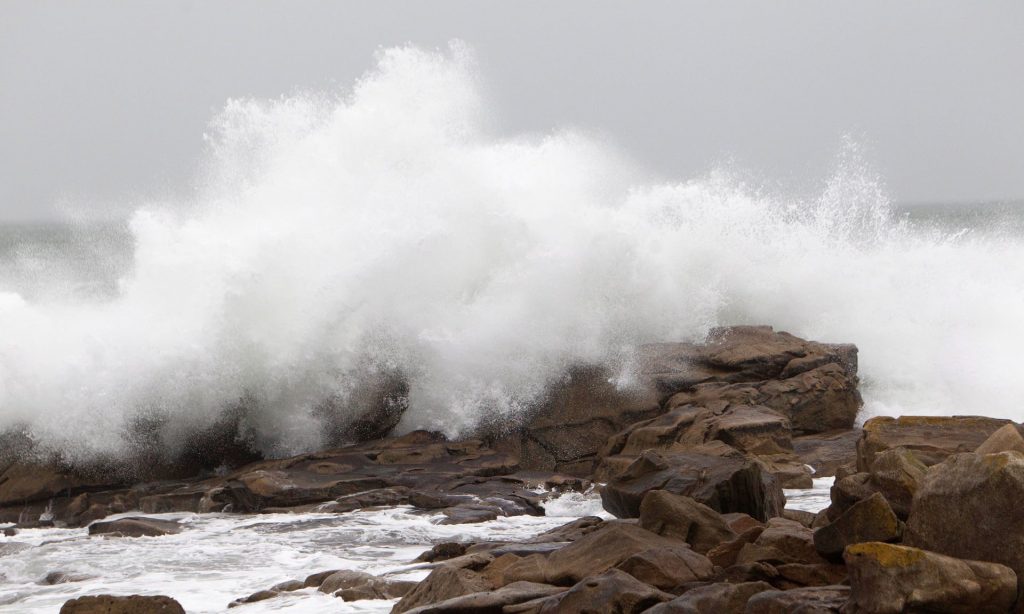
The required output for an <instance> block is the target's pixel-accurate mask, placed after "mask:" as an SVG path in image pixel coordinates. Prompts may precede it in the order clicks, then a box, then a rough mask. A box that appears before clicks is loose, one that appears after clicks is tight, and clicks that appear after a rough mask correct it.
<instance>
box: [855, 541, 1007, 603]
mask: <svg viewBox="0 0 1024 614" xmlns="http://www.w3.org/2000/svg"><path fill="white" fill-rule="evenodd" d="M843 558H844V560H845V561H846V566H847V568H848V569H849V572H850V589H851V591H850V602H851V605H853V606H854V608H853V611H856V612H865V613H868V612H870V613H872V614H899V613H900V612H977V613H978V614H996V613H1003V614H1005V613H1006V612H1009V611H1010V608H1011V607H1012V606H1013V604H1014V602H1015V601H1016V600H1017V575H1016V574H1015V573H1014V572H1013V570H1012V569H1010V568H1008V567H1005V566H1003V565H999V564H998V563H984V562H980V561H965V560H961V559H955V558H953V557H949V556H944V555H941V554H936V553H934V552H927V551H925V550H919V549H917V548H908V547H905V546H896V545H892V544H885V543H879V542H865V543H860V544H855V545H852V546H850V547H849V548H847V549H846V553H845V554H844V555H843Z"/></svg>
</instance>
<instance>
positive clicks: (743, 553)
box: [736, 518, 825, 564]
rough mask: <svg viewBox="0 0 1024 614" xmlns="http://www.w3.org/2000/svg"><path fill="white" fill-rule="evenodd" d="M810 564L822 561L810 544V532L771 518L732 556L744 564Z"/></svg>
mask: <svg viewBox="0 0 1024 614" xmlns="http://www.w3.org/2000/svg"><path fill="white" fill-rule="evenodd" d="M758 562H767V563H810V564H818V563H824V562H825V561H824V560H823V559H822V558H821V556H819V555H818V552H817V550H816V549H815V547H814V532H813V531H811V530H810V529H808V528H807V527H805V526H803V525H802V524H800V523H798V522H793V521H792V520H786V519H785V518H772V519H771V520H769V521H768V526H767V527H765V529H764V531H762V532H761V534H760V535H758V537H757V539H756V540H754V543H752V544H746V545H745V546H743V548H742V549H741V550H740V552H739V554H738V555H737V557H736V563H737V564H745V563H758Z"/></svg>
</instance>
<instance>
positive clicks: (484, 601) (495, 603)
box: [408, 582, 566, 614]
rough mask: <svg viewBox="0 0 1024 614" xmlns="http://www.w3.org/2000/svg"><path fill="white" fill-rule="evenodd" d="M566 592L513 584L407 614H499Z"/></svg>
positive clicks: (561, 588)
mask: <svg viewBox="0 0 1024 614" xmlns="http://www.w3.org/2000/svg"><path fill="white" fill-rule="evenodd" d="M565 591H566V589H565V587H562V586H549V585H547V584H535V583H533V582H514V583H512V584H509V585H508V586H504V587H502V588H499V589H497V590H493V591H488V592H485V593H473V594H471V595H463V596H461V597H453V598H452V599H447V600H445V601H441V602H438V603H434V604H431V605H425V606H420V607H418V608H416V609H413V610H409V611H408V614H486V613H489V612H495V613H500V612H502V611H503V609H504V608H505V607H507V606H512V605H515V604H518V603H523V602H525V601H531V600H534V599H542V598H544V597H550V596H552V595H558V594H560V593H564V592H565Z"/></svg>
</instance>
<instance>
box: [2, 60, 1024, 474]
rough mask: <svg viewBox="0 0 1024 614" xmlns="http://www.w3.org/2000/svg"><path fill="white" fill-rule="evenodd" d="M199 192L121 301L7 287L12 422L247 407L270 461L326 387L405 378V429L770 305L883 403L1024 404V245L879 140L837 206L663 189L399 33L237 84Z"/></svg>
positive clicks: (202, 413) (177, 214)
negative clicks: (855, 367) (496, 110)
mask: <svg viewBox="0 0 1024 614" xmlns="http://www.w3.org/2000/svg"><path fill="white" fill-rule="evenodd" d="M208 138H209V144H210V148H209V149H210V160H209V163H208V165H207V171H206V174H205V175H204V178H203V186H202V189H201V190H200V192H199V194H200V195H199V196H198V197H197V198H196V199H195V201H194V202H190V203H179V204H177V205H175V206H159V205H155V204H154V205H147V206H143V207H140V208H139V209H138V210H137V211H136V212H135V213H134V214H133V215H132V217H131V220H130V230H131V234H132V237H133V240H134V244H135V247H134V254H133V260H132V265H131V267H130V270H129V271H128V272H127V273H126V274H125V275H124V276H123V278H122V279H121V280H120V281H119V284H118V288H117V291H116V294H115V296H114V297H113V298H109V299H105V300H75V301H70V300H51V301H46V300H33V301H30V300H26V299H25V298H23V297H22V296H21V295H19V294H18V293H17V292H16V289H5V288H0V429H3V428H8V427H12V426H15V425H22V426H23V427H24V428H27V429H28V431H29V433H30V434H31V436H32V437H33V438H34V439H35V440H36V441H37V442H39V443H41V444H43V445H46V446H49V447H51V448H58V449H61V450H62V451H64V453H65V454H67V455H69V456H71V457H74V456H76V455H90V454H96V453H105V454H108V453H113V454H117V453H119V451H121V450H123V449H124V447H125V446H126V445H128V444H129V443H130V442H129V441H128V440H129V439H130V438H129V437H128V436H127V435H126V433H127V432H128V431H127V429H128V428H129V425H131V424H132V423H133V421H137V420H138V419H139V416H150V417H153V416H155V417H156V419H157V420H158V421H159V423H160V424H161V425H162V426H161V429H162V431H161V433H162V434H161V437H162V438H163V439H164V440H165V441H168V442H172V443H173V442H179V443H180V442H181V441H184V440H185V439H187V437H188V436H189V433H190V432H192V431H194V430H195V429H201V428H204V427H207V426H210V425H213V424H215V423H216V422H217V420H218V419H220V417H221V414H222V410H223V408H225V407H230V406H233V405H236V404H237V403H238V402H239V399H240V398H246V399H249V400H250V401H252V402H251V403H250V409H251V411H249V413H247V414H246V416H245V418H244V424H243V425H242V428H243V429H244V430H245V431H246V434H247V436H248V437H251V439H252V440H253V441H254V442H255V444H256V445H257V446H258V447H259V448H260V449H261V450H263V451H264V452H265V453H268V454H274V455H279V454H286V453H294V452H298V451H301V450H309V449H314V448H316V447H318V446H320V445H322V444H323V443H324V441H323V437H324V435H323V432H324V429H323V424H322V415H321V414H320V413H318V409H317V408H318V407H319V406H320V405H321V404H322V403H323V401H324V399H344V398H347V397H349V396H351V395H352V394H353V391H354V390H355V388H357V386H358V383H359V382H360V381H361V380H362V379H365V378H366V377H370V376H372V375H373V374H379V373H382V372H384V373H400V374H401V375H402V377H403V378H404V379H405V380H406V382H407V383H408V394H409V409H408V411H406V413H405V415H404V418H403V422H402V424H401V425H400V428H403V429H411V428H416V427H422V428H429V429H436V430H442V431H445V432H447V433H449V434H456V433H458V432H460V431H464V430H466V429H468V428H471V427H472V426H473V425H474V424H476V423H477V421H478V420H479V418H480V417H481V416H484V415H487V416H489V417H493V416H505V415H508V416H512V415H514V414H516V413H517V412H519V411H521V410H522V409H523V408H524V407H528V406H529V405H530V403H531V402H533V401H534V400H535V399H536V398H537V397H538V395H539V394H541V393H542V392H543V391H544V389H545V387H546V386H547V385H548V384H549V383H550V382H551V381H552V380H553V379H554V378H557V377H560V376H561V374H562V373H563V372H564V371H565V369H566V368H567V367H568V366H570V365H572V364H575V363H580V362H584V363H605V364H614V365H620V366H621V365H626V364H628V355H629V349H630V348H631V347H633V346H634V345H635V344H637V343H641V342H647V341H662V340H698V339H700V338H702V337H703V336H704V335H705V333H706V332H707V330H708V329H709V328H710V327H712V326H716V325H720V324H745V323H750V324H759V323H768V324H772V325H774V326H775V327H776V328H777V329H783V330H788V331H789V332H792V333H794V334H798V335H801V336H804V337H807V338H813V339H819V340H825V341H836V342H853V343H857V344H858V345H859V346H860V348H861V360H860V362H861V373H862V377H863V380H864V393H865V398H866V400H867V406H866V411H865V413H866V414H867V415H871V414H876V413H890V414H896V413H977V414H986V415H994V416H1006V417H1011V418H1016V419H1018V420H1019V419H1021V418H1022V417H1024V416H1022V415H1021V409H1020V406H1019V403H1018V402H1017V399H1019V398H1020V397H1021V396H1022V393H1024V378H1020V377H1019V373H1017V371H1018V370H1019V367H1018V366H1017V363H1016V361H1015V359H1016V357H1017V346H1018V345H1019V343H1018V342H1019V341H1020V340H1021V339H1022V337H1024V325H1022V324H1021V320H1020V314H1021V313H1024V268H1022V267H1019V266H1016V263H1020V262H1024V242H1022V241H1021V238H1020V236H1018V235H1014V234H999V233H971V232H966V233H964V232H961V233H950V232H947V231H943V230H941V229H936V228H928V227H922V226H920V225H913V224H910V223H909V222H908V221H907V220H906V219H904V218H903V217H901V216H899V215H897V214H895V213H894V211H893V209H892V207H891V205H890V203H889V201H888V199H887V197H886V196H885V193H884V190H883V189H882V188H881V186H880V182H879V181H878V180H877V178H876V177H874V176H873V175H872V174H871V173H870V172H869V171H867V170H865V168H866V166H865V165H864V164H863V163H862V161H861V160H860V158H859V155H858V152H857V149H856V147H855V146H848V147H847V148H845V149H844V151H843V153H842V154H841V155H840V156H839V159H838V161H837V164H836V171H835V174H834V176H833V177H832V178H831V179H829V180H828V181H827V183H826V185H825V188H824V189H823V191H822V193H821V194H820V195H818V196H817V197H814V198H792V197H783V196H780V195H773V194H766V193H764V192H763V191H760V190H758V189H755V188H750V187H748V186H746V185H744V184H743V183H742V182H741V181H738V180H737V179H735V178H734V177H732V176H731V175H730V174H729V173H727V172H723V171H717V172H713V173H711V174H709V175H708V176H706V177H703V178H700V179H697V180H692V181H686V182H679V183H660V184H657V183H654V184H652V183H651V182H650V180H649V178H648V175H647V174H646V173H645V172H644V171H643V170H642V169H640V168H638V167H637V166H636V165H634V164H633V163H631V162H630V161H629V160H628V159H626V158H625V157H624V156H622V155H621V154H619V153H618V152H617V151H615V150H614V149H613V148H612V147H611V146H609V145H608V144H606V143H604V142H603V141H599V140H596V139H592V138H589V137H588V136H587V135H585V134H582V133H580V132H576V131H572V130H561V131H556V132H554V133H552V134H549V135H546V136H539V137H538V136H533V137H530V136H523V137H516V138H504V137H498V136H495V135H494V134H493V133H492V131H491V130H490V129H489V122H488V117H487V114H486V108H485V104H484V101H483V99H482V97H481V94H480V87H479V85H478V82H477V78H476V75H475V67H474V64H473V60H472V57H471V54H469V53H468V52H466V51H465V50H464V49H463V48H461V47H460V46H458V45H456V46H453V47H452V49H450V50H448V51H446V52H427V51H422V50H418V49H416V48H410V47H407V48H397V49H390V50H387V51H384V52H382V53H381V55H380V58H379V64H378V66H377V67H376V69H375V70H373V71H371V72H370V73H368V74H367V75H366V76H365V77H364V78H362V79H361V80H360V81H359V82H358V83H357V84H356V85H355V87H354V88H353V90H352V91H351V92H350V93H349V94H348V95H346V96H344V97H331V96H325V95H300V96H294V97H290V98H285V99H281V100H276V101H269V102H267V101H262V102H261V101H251V100H246V101H232V102H230V103H229V104H228V105H227V106H226V108H225V109H224V110H223V112H222V113H221V114H220V116H219V117H218V118H217V119H216V120H215V121H214V122H213V124H212V131H211V136H209V137H208Z"/></svg>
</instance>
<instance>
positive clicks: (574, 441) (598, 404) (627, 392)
mask: <svg viewBox="0 0 1024 614" xmlns="http://www.w3.org/2000/svg"><path fill="white" fill-rule="evenodd" d="M612 375H613V374H611V373H609V372H607V371H606V370H604V369H602V368H598V367H588V368H582V367H580V368H576V369H573V370H572V371H571V372H570V373H569V374H568V375H567V376H566V378H565V379H564V381H563V382H561V383H560V384H558V385H556V386H555V387H554V388H553V389H552V390H551V391H549V393H548V396H547V399H546V400H545V401H544V402H543V403H541V404H540V406H539V407H538V408H537V409H536V410H535V412H534V413H533V414H532V415H531V416H530V417H529V418H528V419H527V420H526V421H525V422H524V424H523V426H522V427H521V428H520V429H517V430H515V431H514V432H513V434H512V435H511V436H509V435H505V434H503V435H501V436H499V440H498V442H497V443H496V445H497V447H498V448H499V449H503V450H507V451H510V452H512V453H514V454H516V455H518V456H519V457H520V458H521V462H522V466H523V467H524V468H527V469H541V470H547V471H559V472H563V473H568V474H570V475H580V476H587V475H590V473H591V472H592V471H593V468H594V463H595V462H596V460H597V453H598V451H599V450H600V449H601V448H602V447H603V446H604V445H605V442H606V441H608V438H609V437H611V436H612V435H614V434H615V433H616V432H618V431H619V430H621V429H623V428H625V427H626V426H627V425H629V424H631V423H633V422H635V421H637V420H641V419H643V418H647V417H650V416H653V415H654V414H656V413H658V412H659V411H660V410H661V407H660V403H659V398H658V393H657V392H656V391H655V390H653V389H652V388H650V387H649V386H647V385H644V384H641V385H639V386H636V387H633V388H619V387H617V386H616V385H615V384H613V383H612V381H611V380H612ZM494 430H495V431H496V432H498V433H502V432H507V426H505V425H501V426H498V425H496V426H495V428H494Z"/></svg>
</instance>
